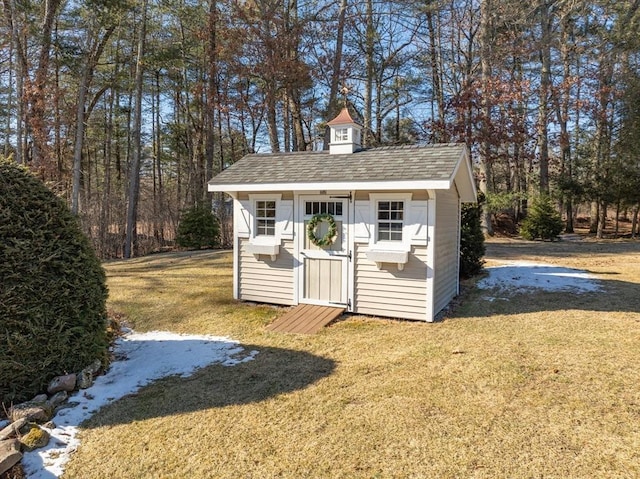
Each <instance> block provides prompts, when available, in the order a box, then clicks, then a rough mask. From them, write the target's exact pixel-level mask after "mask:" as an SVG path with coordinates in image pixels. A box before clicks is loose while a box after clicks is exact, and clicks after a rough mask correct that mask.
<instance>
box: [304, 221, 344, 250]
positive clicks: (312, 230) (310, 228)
mask: <svg viewBox="0 0 640 479" xmlns="http://www.w3.org/2000/svg"><path fill="white" fill-rule="evenodd" d="M323 221H326V222H327V224H328V226H329V230H328V231H327V234H325V235H324V236H323V237H322V238H318V237H317V236H316V228H317V227H318V225H319V224H320V223H321V222H323ZM337 237H338V227H337V226H336V220H334V219H333V216H331V215H330V214H328V213H322V214H318V215H313V218H311V220H309V223H308V224H307V238H309V241H311V243H313V244H314V245H316V246H320V247H324V246H330V245H332V244H333V242H334V241H335V240H336V238H337Z"/></svg>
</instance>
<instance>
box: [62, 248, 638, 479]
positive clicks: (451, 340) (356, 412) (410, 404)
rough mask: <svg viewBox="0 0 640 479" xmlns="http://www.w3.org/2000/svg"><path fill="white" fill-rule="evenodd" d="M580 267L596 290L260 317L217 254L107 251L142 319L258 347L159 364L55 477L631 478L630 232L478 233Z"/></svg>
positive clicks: (145, 324)
mask: <svg viewBox="0 0 640 479" xmlns="http://www.w3.org/2000/svg"><path fill="white" fill-rule="evenodd" d="M488 256H489V259H490V260H494V259H507V258H508V259H516V258H517V259H529V260H537V261H545V262H547V263H555V264H561V265H566V266H572V267H578V268H583V269H587V270H589V271H592V272H594V273H596V274H598V275H600V278H602V279H603V281H604V282H605V288H606V289H605V291H604V292H602V293H598V294H591V295H574V294H566V293H537V294H527V295H519V297H517V298H514V299H513V300H511V301H494V302H489V301H486V300H484V299H483V296H484V293H482V292H479V291H477V290H475V289H474V288H473V285H472V284H471V283H470V284H467V285H466V292H465V298H464V301H461V302H460V305H459V306H458V307H457V308H456V309H455V310H454V311H453V312H452V313H450V314H449V316H448V317H447V318H445V320H444V321H443V322H440V323H437V324H416V323H411V322H401V321H389V320H382V319H372V318H364V317H350V318H348V319H346V320H344V321H341V322H338V323H336V324H334V325H332V326H331V327H329V328H326V329H325V330H323V331H322V332H321V333H320V334H317V335H313V336H295V335H285V334H276V333H268V332H266V331H265V329H264V326H265V325H266V324H268V323H269V322H270V321H271V320H272V319H273V318H275V317H276V316H277V315H278V314H281V310H279V309H278V308H272V307H269V306H259V307H256V306H251V305H246V304H236V303H234V302H233V300H232V299H231V264H230V255H229V254H226V253H198V254H193V255H188V254H181V255H161V256H154V257H148V258H142V259H137V260H133V261H128V262H112V263H109V264H107V265H106V268H107V271H108V276H109V286H110V292H111V299H110V306H111V307H113V308H115V309H117V310H119V311H122V312H124V313H125V314H127V315H128V317H129V319H130V320H131V321H132V322H133V323H134V324H133V325H134V327H135V328H136V329H138V330H153V329H168V330H172V331H178V332H191V333H208V334H216V335H230V336H231V337H233V338H235V339H238V340H241V341H242V342H243V343H244V344H245V345H247V347H248V348H251V349H257V350H259V351H260V353H259V354H258V355H257V357H256V359H255V360H254V361H250V362H248V363H244V364H241V365H239V366H235V367H231V368H228V367H222V366H217V365H213V366H210V367H207V368H205V369H203V370H201V371H199V372H198V373H197V374H196V375H194V376H192V377H190V378H187V379H178V378H167V379H165V380H162V381H159V382H157V383H155V384H153V385H151V386H149V387H146V388H145V389H143V390H142V391H141V392H140V393H139V394H137V395H135V396H132V397H129V398H126V399H123V400H121V401H118V402H117V403H116V404H114V405H112V406H110V407H108V408H105V409H103V410H102V411H101V412H100V413H98V414H97V415H96V416H94V418H93V419H92V420H91V421H90V423H89V424H87V425H86V426H85V429H84V431H83V433H82V435H81V438H82V445H81V447H80V448H79V450H78V452H77V453H76V454H75V456H74V458H73V459H72V461H71V463H70V464H69V465H68V467H67V473H66V475H65V477H66V478H88V479H92V478H111V479H113V478H272V477H283V478H307V477H308V478H375V477H379V478H412V477H413V478H435V477H437V478H448V477H451V478H453V477H456V478H457V477H461V478H462V477H464V478H495V477H511V478H520V477H522V478H525V477H526V478H529V477H545V478H594V477H599V478H602V477H605V478H606V477H611V478H614V477H615V478H625V477H628V478H633V477H640V426H639V424H640V381H639V379H640V374H639V372H638V364H640V347H639V344H640V294H638V293H639V292H640V245H639V244H638V243H632V242H615V243H595V242H594V243H587V242H584V243H577V244H575V243H571V244H570V243H562V244H557V243H556V244H551V243H546V244H539V243H526V242H511V243H508V242H503V243H495V242H494V243H492V244H490V245H489V250H488Z"/></svg>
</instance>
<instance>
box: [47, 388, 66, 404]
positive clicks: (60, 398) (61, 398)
mask: <svg viewBox="0 0 640 479" xmlns="http://www.w3.org/2000/svg"><path fill="white" fill-rule="evenodd" d="M68 398H69V394H67V391H58V392H57V393H55V394H54V395H53V396H51V397H50V398H49V401H48V402H49V404H50V405H51V407H54V408H55V407H57V406H59V405H60V404H62V403H63V402H65V401H66V400H67V399H68Z"/></svg>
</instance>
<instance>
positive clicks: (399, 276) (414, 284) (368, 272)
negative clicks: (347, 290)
mask: <svg viewBox="0 0 640 479" xmlns="http://www.w3.org/2000/svg"><path fill="white" fill-rule="evenodd" d="M366 249H367V246H365V245H356V251H355V258H354V259H355V261H354V267H355V272H354V273H355V298H354V312H355V313H359V314H371V315H374V316H387V317H391V318H403V319H420V320H425V319H426V299H427V289H426V277H427V263H426V261H427V255H426V248H424V247H413V248H412V249H411V252H410V253H409V262H408V263H407V264H405V266H404V270H402V271H399V270H398V267H397V265H395V264H389V263H383V264H382V268H380V269H378V267H377V266H376V264H375V263H374V262H372V261H369V260H368V259H367V257H366V254H365V251H366Z"/></svg>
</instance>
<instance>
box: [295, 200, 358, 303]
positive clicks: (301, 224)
mask: <svg viewBox="0 0 640 479" xmlns="http://www.w3.org/2000/svg"><path fill="white" fill-rule="evenodd" d="M349 207H350V204H349V199H348V198H347V197H345V195H300V196H299V199H298V208H297V211H298V218H297V221H296V224H297V226H298V228H299V231H298V232H297V234H296V238H297V242H298V244H297V246H298V248H297V249H298V268H297V269H298V277H297V279H298V302H300V303H308V304H318V305H326V306H344V307H348V301H349V300H348V290H349V288H348V278H349V262H350V252H349ZM316 214H329V215H331V216H332V217H333V219H334V221H335V222H336V227H337V235H336V239H335V241H334V242H333V243H332V244H331V245H328V246H324V247H321V246H316V245H314V244H313V243H312V242H311V241H310V240H309V237H308V234H307V225H308V224H309V221H311V219H312V218H313V217H314V216H315V215H316ZM328 227H329V226H328V223H327V221H322V222H320V223H319V224H318V226H317V228H316V234H315V236H316V237H317V238H322V237H324V236H325V234H326V233H327V231H328Z"/></svg>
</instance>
